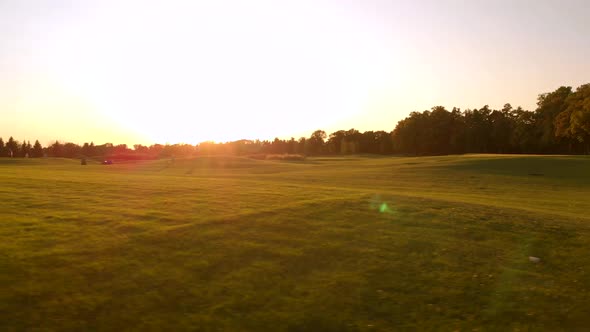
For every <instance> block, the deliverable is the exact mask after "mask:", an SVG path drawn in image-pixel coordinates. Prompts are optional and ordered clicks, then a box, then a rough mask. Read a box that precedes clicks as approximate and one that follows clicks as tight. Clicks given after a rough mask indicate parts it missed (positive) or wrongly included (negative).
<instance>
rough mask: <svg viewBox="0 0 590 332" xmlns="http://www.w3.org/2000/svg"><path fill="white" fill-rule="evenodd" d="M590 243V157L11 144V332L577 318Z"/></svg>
mask: <svg viewBox="0 0 590 332" xmlns="http://www.w3.org/2000/svg"><path fill="white" fill-rule="evenodd" d="M589 253H590V158H589V157H588V156H516V155H464V156H440V157H363V156H359V157H355V156H353V157H326V158H319V157H318V158H308V159H306V160H305V161H273V160H254V159H248V158H242V157H201V158H196V159H177V160H174V161H172V160H159V161H144V162H129V163H115V164H113V165H100V164H98V163H89V164H88V165H87V166H81V165H80V161H79V160H69V159H9V158H2V159H0V331H33V330H34V331H122V330H129V331H395V330H449V331H453V330H459V331H472V330H474V329H479V330H481V331H485V330H502V331H510V330H517V329H520V330H521V331H525V330H529V329H531V330H550V331H560V330H564V331H572V330H583V329H587V328H590V316H589V315H588V312H590V254H589ZM529 256H534V257H539V258H540V262H531V261H530V260H529Z"/></svg>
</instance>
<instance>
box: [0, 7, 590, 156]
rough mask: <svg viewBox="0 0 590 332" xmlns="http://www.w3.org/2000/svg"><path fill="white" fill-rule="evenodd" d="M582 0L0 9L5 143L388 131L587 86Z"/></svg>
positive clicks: (588, 55) (0, 125)
mask: <svg viewBox="0 0 590 332" xmlns="http://www.w3.org/2000/svg"><path fill="white" fill-rule="evenodd" d="M589 13H590V3H589V2H588V1H586V0H581V1H572V0H562V1H542V0H530V1H524V0H522V1H519V0H512V1H508V0H489V1H488V0H480V1H478V0H465V1H451V0H430V1H419V0H415V1H386V0H358V1H344V0H340V1H336V0H296V1H280V0H249V1H242V0H211V1H199V0H194V1H190V0H186V1H180V0H167V1H146V0H143V1H126V0H117V1H110V0H96V1H84V0H47V1H43V0H38V1H31V0H0V136H1V137H3V138H4V139H5V140H6V139H7V138H8V136H14V137H15V138H16V139H18V140H23V139H28V140H34V139H37V138H38V139H39V140H40V141H41V143H42V144H44V145H46V144H47V143H49V142H50V141H51V140H55V139H59V140H63V141H71V142H75V143H83V142H86V141H91V140H93V141H94V142H95V143H96V144H101V143H105V142H113V143H127V144H129V145H131V144H134V143H143V144H151V143H166V142H169V143H180V142H185V143H191V144H194V143H198V142H201V141H204V140H216V141H228V140H236V139H242V138H247V139H256V138H260V139H272V138H274V137H281V138H289V137H291V136H294V137H295V138H298V137H299V136H308V135H309V134H310V133H311V132H312V131H313V130H315V129H324V130H326V131H327V132H328V133H330V132H332V131H335V130H338V129H350V128H353V127H354V128H356V129H359V130H361V131H365V130H386V131H391V130H392V129H393V128H394V127H395V125H396V123H397V121H399V120H401V119H402V118H404V117H406V116H407V115H408V114H409V113H410V112H412V111H423V110H425V109H429V108H431V107H432V106H435V105H443V106H445V107H447V108H448V109H451V108H452V107H453V106H457V107H460V108H462V109H465V108H475V107H477V108H479V107H482V106H483V105H485V104H489V105H490V107H492V108H501V107H502V105H504V104H505V103H507V102H509V103H511V104H512V105H513V106H518V105H521V106H523V107H524V108H525V109H529V110H534V108H535V103H536V98H537V95H538V94H539V93H542V92H549V91H552V90H554V89H556V88H558V87H559V86H561V85H569V86H573V87H574V88H575V87H577V86H578V85H581V84H583V83H588V82H590V61H589V59H590V39H589V33H590V20H589V19H588V14H589Z"/></svg>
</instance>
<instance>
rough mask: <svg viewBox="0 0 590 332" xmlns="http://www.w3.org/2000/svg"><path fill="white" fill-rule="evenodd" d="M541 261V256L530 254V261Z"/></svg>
mask: <svg viewBox="0 0 590 332" xmlns="http://www.w3.org/2000/svg"><path fill="white" fill-rule="evenodd" d="M540 261H541V259H540V258H539V257H535V256H529V262H533V263H539V262H540Z"/></svg>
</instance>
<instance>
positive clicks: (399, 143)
mask: <svg viewBox="0 0 590 332" xmlns="http://www.w3.org/2000/svg"><path fill="white" fill-rule="evenodd" d="M359 153H361V154H363V153H366V154H411V155H437V154H459V153H565V154H579V153H586V154H590V84H584V85H581V86H579V87H578V88H577V89H576V90H575V91H573V90H572V88H571V87H564V86H562V87H560V88H558V89H557V90H555V91H553V92H549V93H543V94H541V95H539V97H538V100H537V109H536V110H535V111H526V110H523V109H522V108H521V107H517V108H513V107H512V106H511V105H510V104H506V105H504V107H503V108H502V109H500V110H493V109H490V108H489V107H488V106H487V105H486V106H484V107H482V108H480V109H467V110H465V111H461V110H460V109H458V108H453V109H452V110H451V111H448V110H446V109H445V108H444V107H443V106H435V107H433V108H432V109H431V110H429V111H424V112H412V113H411V114H410V116H408V117H407V118H405V119H403V120H401V121H399V122H398V124H397V126H396V127H395V129H394V130H393V131H392V132H386V131H365V132H363V133H361V132H360V131H358V130H356V129H350V130H339V131H336V132H333V133H331V134H329V135H327V134H326V132H325V131H323V130H316V131H314V132H313V133H312V134H311V136H310V137H301V138H299V139H297V140H296V139H295V138H293V137H292V138H291V139H289V140H281V139H278V138H275V139H274V140H272V141H268V140H264V141H260V140H238V141H233V142H226V143H213V142H203V143H200V144H198V145H190V144H174V145H169V144H166V145H161V144H154V145H150V146H144V145H141V144H136V145H134V146H133V149H131V148H129V147H128V146H127V145H126V144H119V145H113V144H112V143H106V144H102V145H94V143H92V142H91V143H84V144H83V145H81V146H80V145H78V144H75V143H62V142H59V141H55V142H54V143H52V144H50V145H49V146H47V147H43V146H42V145H41V144H40V143H39V141H38V140H37V141H35V143H34V144H33V145H31V143H30V141H23V142H18V141H17V140H15V139H14V138H13V137H10V138H9V139H8V141H7V142H4V140H3V139H2V138H0V157H13V158H14V157H30V158H39V157H44V156H49V157H61V158H86V157H96V158H108V159H121V160H123V159H124V160H133V159H158V158H169V157H191V156H198V155H212V154H232V155H258V156H260V155H265V154H270V155H279V154H289V155H327V154H359Z"/></svg>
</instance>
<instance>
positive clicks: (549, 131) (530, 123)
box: [392, 84, 590, 155]
mask: <svg viewBox="0 0 590 332" xmlns="http://www.w3.org/2000/svg"><path fill="white" fill-rule="evenodd" d="M392 135H393V142H394V151H395V152H397V153H407V154H416V155H428V154H449V153H474V152H476V153H567V154H571V153H590V84H585V85H582V86H580V87H578V88H577V89H576V91H573V90H572V88H571V87H563V86H562V87H560V88H558V89H557V90H555V91H553V92H549V93H544V94H541V95H539V97H538V100H537V109H536V110H535V111H534V112H529V111H525V110H523V109H522V108H521V107H517V108H516V109H514V108H512V106H511V105H510V104H506V105H504V107H503V108H502V109H501V110H492V109H490V108H489V107H488V106H487V105H486V106H484V107H482V108H480V109H467V110H465V111H463V112H461V111H460V110H459V109H457V108H453V110H452V111H450V112H449V111H447V110H446V109H445V108H444V107H442V106H436V107H433V108H432V109H431V110H430V111H424V112H413V113H411V114H410V116H409V117H407V118H405V119H404V120H402V121H400V122H399V123H398V124H397V126H396V128H395V129H394V131H393V134H392Z"/></svg>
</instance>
